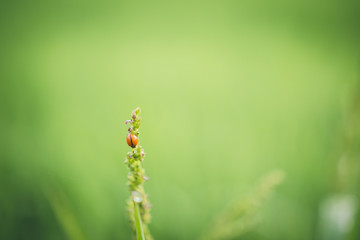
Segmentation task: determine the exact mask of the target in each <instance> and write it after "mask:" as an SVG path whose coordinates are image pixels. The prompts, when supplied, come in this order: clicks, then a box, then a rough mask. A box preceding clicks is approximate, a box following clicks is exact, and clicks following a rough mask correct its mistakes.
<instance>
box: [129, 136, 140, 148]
mask: <svg viewBox="0 0 360 240" xmlns="http://www.w3.org/2000/svg"><path fill="white" fill-rule="evenodd" d="M138 141H139V139H138V138H137V137H136V136H135V135H134V134H128V135H127V137H126V142H127V144H128V145H129V146H130V147H132V148H135V147H136V145H137V144H138Z"/></svg>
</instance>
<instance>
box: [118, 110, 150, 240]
mask: <svg viewBox="0 0 360 240" xmlns="http://www.w3.org/2000/svg"><path fill="white" fill-rule="evenodd" d="M140 112H141V110H140V108H136V109H135V110H134V111H133V112H132V113H131V119H130V120H126V121H125V124H126V125H130V127H129V128H128V135H127V137H126V142H127V144H128V145H129V146H130V147H131V148H132V150H131V151H130V152H128V153H127V157H126V159H125V163H126V164H127V166H128V168H129V171H130V172H129V174H128V187H129V190H130V193H131V194H130V199H129V200H128V203H127V210H128V214H129V220H130V225H131V227H132V229H133V232H134V236H137V237H136V238H135V239H146V240H152V239H153V238H152V236H151V234H150V231H149V229H148V227H147V224H148V223H149V222H150V219H151V215H150V208H151V204H150V202H149V200H148V197H147V195H146V194H145V191H144V187H143V183H144V182H145V181H148V180H149V178H148V177H147V176H146V175H145V170H144V169H143V168H142V167H141V163H142V162H143V160H144V157H145V151H144V149H143V148H142V146H141V145H140V144H139V142H140V140H139V134H140V132H139V127H140V123H141V117H140V116H139V114H140Z"/></svg>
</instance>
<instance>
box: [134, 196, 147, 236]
mask: <svg viewBox="0 0 360 240" xmlns="http://www.w3.org/2000/svg"><path fill="white" fill-rule="evenodd" d="M133 202H134V209H135V222H136V236H137V240H145V235H144V230H143V225H142V222H141V216H140V210H139V205H138V204H137V203H136V202H135V201H133Z"/></svg>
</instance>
